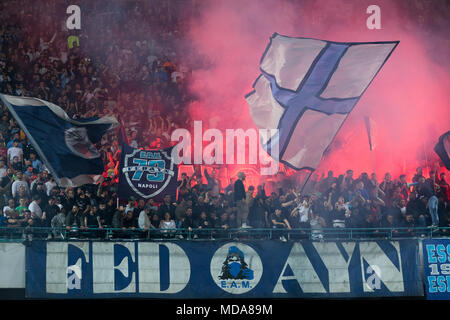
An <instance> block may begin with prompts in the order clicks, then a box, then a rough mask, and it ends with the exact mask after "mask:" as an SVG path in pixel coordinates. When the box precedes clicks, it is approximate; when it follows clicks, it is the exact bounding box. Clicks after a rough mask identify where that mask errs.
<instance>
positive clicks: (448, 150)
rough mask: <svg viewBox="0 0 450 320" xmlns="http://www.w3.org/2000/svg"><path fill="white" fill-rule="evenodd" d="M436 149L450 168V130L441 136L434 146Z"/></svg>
mask: <svg viewBox="0 0 450 320" xmlns="http://www.w3.org/2000/svg"><path fill="white" fill-rule="evenodd" d="M434 151H435V152H436V153H437V155H438V156H439V158H441V160H442V162H443V163H444V166H445V167H446V168H447V170H450V131H447V132H446V133H444V134H443V135H442V136H440V137H439V141H438V143H437V144H436V145H435V146H434Z"/></svg>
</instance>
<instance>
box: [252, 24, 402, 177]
mask: <svg viewBox="0 0 450 320" xmlns="http://www.w3.org/2000/svg"><path fill="white" fill-rule="evenodd" d="M397 44H398V41H391V42H371V43H338V42H331V41H323V40H316V39H308V38H292V37H286V36H281V35H279V34H276V33H275V34H274V35H273V36H272V38H271V39H270V43H269V45H268V46H267V48H266V50H265V52H264V54H263V56H262V58H261V62H260V70H261V74H260V76H259V77H258V78H257V79H256V81H255V83H254V84H253V89H254V90H253V91H252V92H250V93H249V94H247V95H246V100H247V103H248V105H249V107H250V114H251V116H252V118H253V121H254V122H255V124H256V126H257V127H258V128H260V129H276V128H278V131H277V133H275V134H274V135H272V136H261V143H262V145H263V147H264V148H265V149H266V151H268V152H269V153H271V149H274V148H273V146H274V145H275V144H278V150H279V151H280V153H279V155H273V154H271V155H272V157H274V158H276V160H278V161H280V162H282V163H284V164H286V165H288V166H289V167H291V168H293V169H296V170H301V169H309V170H314V169H315V168H316V167H317V165H318V164H319V162H320V160H321V158H322V155H323V153H324V152H325V150H326V149H327V148H328V146H329V145H330V143H331V142H332V140H333V138H334V137H335V135H336V134H337V132H338V131H339V129H340V128H341V126H342V124H343V123H344V121H345V119H346V118H347V116H348V115H349V113H350V112H351V111H352V109H353V108H354V106H355V105H356V103H357V102H358V100H359V99H360V98H361V96H362V95H363V93H364V91H365V90H366V89H367V87H368V86H369V84H370V83H371V81H372V80H373V78H374V77H375V75H376V74H377V73H378V71H379V70H380V69H381V67H382V66H383V64H384V63H385V62H386V61H387V59H388V58H389V56H390V55H391V53H392V51H393V50H394V49H395V47H396V46H397Z"/></svg>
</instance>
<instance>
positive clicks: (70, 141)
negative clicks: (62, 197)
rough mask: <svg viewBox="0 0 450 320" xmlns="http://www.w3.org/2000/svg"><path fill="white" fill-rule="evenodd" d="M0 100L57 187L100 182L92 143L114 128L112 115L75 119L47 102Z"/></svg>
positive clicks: (99, 165)
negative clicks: (52, 177) (29, 142)
mask: <svg viewBox="0 0 450 320" xmlns="http://www.w3.org/2000/svg"><path fill="white" fill-rule="evenodd" d="M0 98H1V100H2V101H3V102H4V103H5V104H6V106H7V107H8V109H9V111H10V112H11V114H12V115H13V117H14V118H15V119H16V121H17V122H18V123H19V125H20V127H21V128H22V130H23V131H24V132H25V134H26V136H27V138H28V139H29V140H30V141H31V143H32V145H33V146H34V148H35V149H36V151H37V152H38V154H39V156H40V157H41V159H42V160H43V161H44V164H45V165H46V167H47V168H48V169H49V171H50V173H51V174H52V175H53V176H54V178H55V181H56V182H57V184H58V185H59V186H61V187H77V186H80V185H83V184H88V183H99V182H101V181H102V179H103V176H102V173H103V169H104V166H103V161H102V158H101V155H100V152H99V151H98V150H97V148H96V147H95V146H94V144H95V143H97V142H99V141H100V140H101V139H102V136H103V135H104V134H105V133H106V132H107V131H108V130H111V129H113V128H115V127H117V125H118V122H117V120H116V119H115V118H114V117H113V116H107V117H103V118H90V119H77V120H74V119H71V118H70V117H69V116H68V115H67V113H65V112H64V110H63V109H61V108H60V107H58V106H57V105H55V104H53V103H51V102H48V101H44V100H41V99H37V98H31V97H16V96H10V95H4V94H0Z"/></svg>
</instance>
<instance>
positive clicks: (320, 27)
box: [180, 0, 450, 179]
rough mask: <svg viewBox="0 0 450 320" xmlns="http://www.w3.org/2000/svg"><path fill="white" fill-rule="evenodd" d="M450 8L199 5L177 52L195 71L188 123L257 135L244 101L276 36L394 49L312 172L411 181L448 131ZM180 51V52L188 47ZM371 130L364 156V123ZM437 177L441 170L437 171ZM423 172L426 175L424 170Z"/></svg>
mask: <svg viewBox="0 0 450 320" xmlns="http://www.w3.org/2000/svg"><path fill="white" fill-rule="evenodd" d="M371 4H377V5H378V6H379V7H380V8H381V30H369V29H368V28H367V27H366V20H367V18H368V17H369V14H367V13H366V9H367V7H368V6H369V5H371ZM449 12H450V8H449V5H448V4H446V2H445V1H433V2H432V3H427V4H423V3H422V2H419V1H376V3H373V1H354V2H351V3H350V2H349V1H343V0H330V1H327V0H318V1H312V0H308V1H275V0H274V1H270V0H262V1H261V0H247V1H234V0H233V1H204V2H201V3H200V12H199V15H198V16H197V17H196V18H195V19H192V21H191V23H190V30H189V31H188V32H187V38H186V39H185V41H183V44H184V45H183V48H180V50H184V51H190V52H191V53H194V54H195V56H196V61H197V62H200V63H197V64H196V65H195V66H194V68H193V69H194V70H193V75H192V80H191V83H190V91H191V92H192V93H193V94H195V96H196V97H197V99H196V101H195V102H193V103H192V104H191V106H190V113H191V117H192V118H193V120H202V121H203V126H204V130H205V129H207V127H214V128H219V129H222V130H225V129H227V128H243V129H246V128H256V126H255V125H254V124H253V121H252V119H251V117H250V113H249V108H248V105H247V103H246V101H245V98H244V96H245V94H247V93H248V92H250V91H251V90H252V87H251V86H252V84H253V82H254V81H255V79H256V77H257V76H258V75H259V62H260V58H261V56H262V53H263V51H264V49H265V48H266V46H267V44H268V43H269V39H270V37H271V35H272V34H273V33H274V32H277V33H279V34H282V35H287V36H295V37H311V38H317V39H323V40H330V41H339V42H368V41H394V40H399V41H400V44H399V45H398V46H397V48H396V49H395V51H394V52H393V54H392V56H391V57H390V58H389V60H388V61H387V62H386V64H385V65H384V67H383V68H382V69H381V71H380V72H379V74H378V75H377V76H376V77H375V79H374V81H373V82H372V84H371V85H370V86H369V88H368V89H367V91H366V92H365V94H364V95H363V97H362V98H361V99H360V101H359V103H358V104H357V105H356V107H355V108H354V110H353V112H352V113H351V114H350V116H349V117H348V118H347V120H346V122H345V123H344V125H343V126H342V128H341V130H340V132H339V133H338V134H337V136H336V138H335V140H334V141H333V143H332V144H331V145H330V148H329V150H328V152H327V153H326V155H325V157H324V158H323V160H322V161H321V164H320V165H319V167H318V168H317V172H318V173H321V172H323V171H327V170H334V171H335V173H336V174H340V173H344V172H345V170H347V169H350V168H351V169H353V170H354V171H355V174H356V175H359V174H360V173H361V172H368V173H369V174H370V173H372V172H373V171H374V165H375V169H376V173H377V175H378V177H379V179H380V178H382V176H383V175H384V173H386V172H388V171H389V172H391V174H392V175H393V177H394V178H397V177H398V175H399V174H401V173H405V174H407V176H408V178H409V179H410V178H411V177H412V175H413V174H414V171H415V168H416V167H417V166H419V165H421V166H424V167H427V165H431V164H432V163H436V161H437V156H436V155H435V153H434V151H433V147H434V145H435V144H436V142H437V140H438V137H439V136H440V135H441V134H442V133H444V132H446V131H447V130H449V128H450V113H449V107H448V101H449V96H450V91H449V90H448V88H449V85H450V77H449V71H450V70H449V69H450V68H449V67H450V63H449V61H448V59H447V58H448V56H450V55H449V53H450V45H449V39H448V32H449V31H450V27H449V26H450V24H449V19H448V17H449V16H450V15H449ZM186 44H188V45H186ZM365 116H369V117H370V118H371V119H372V120H373V121H374V122H375V124H376V134H375V136H374V139H375V144H376V147H375V149H374V151H373V153H372V155H371V153H370V150H369V144H368V137H367V133H366V129H365V125H364V117H365ZM440 170H445V169H444V168H443V167H442V168H441V169H440ZM425 173H428V171H427V170H425Z"/></svg>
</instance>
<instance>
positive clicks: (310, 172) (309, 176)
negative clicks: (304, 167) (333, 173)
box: [300, 170, 313, 194]
mask: <svg viewBox="0 0 450 320" xmlns="http://www.w3.org/2000/svg"><path fill="white" fill-rule="evenodd" d="M312 173H313V171H312V170H311V171H309V175H308V178H306V181H305V182H304V183H303V186H302V188H301V190H300V194H302V193H303V189H305V187H306V185H307V184H308V181H309V178H311V176H312Z"/></svg>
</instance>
